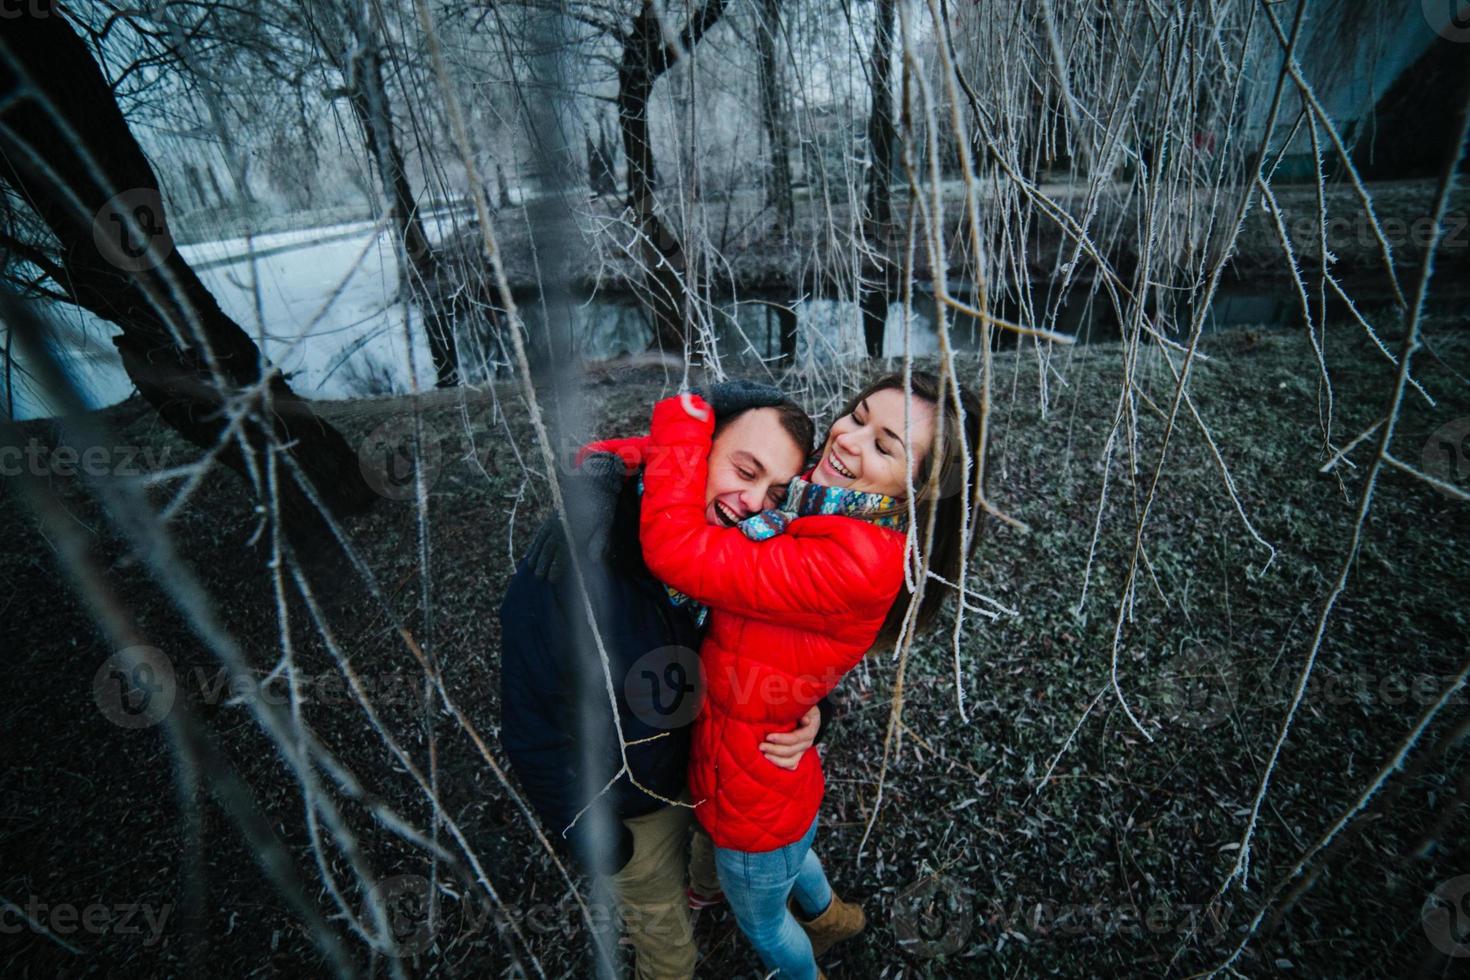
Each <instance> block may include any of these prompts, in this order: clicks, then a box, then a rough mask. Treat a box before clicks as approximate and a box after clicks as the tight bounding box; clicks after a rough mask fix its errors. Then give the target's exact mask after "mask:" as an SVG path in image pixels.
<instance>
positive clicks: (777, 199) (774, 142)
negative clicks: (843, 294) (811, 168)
mask: <svg viewBox="0 0 1470 980" xmlns="http://www.w3.org/2000/svg"><path fill="white" fill-rule="evenodd" d="M761 16H762V20H763V23H762V24H761V25H760V26H759V27H758V28H757V29H756V32H755V38H756V46H757V47H758V48H759V50H760V81H761V120H762V122H764V123H765V127H766V139H767V141H768V143H769V146H770V154H771V159H770V166H769V169H768V175H767V178H766V205H767V206H768V207H770V208H772V209H773V210H774V211H775V212H776V230H777V231H778V232H782V233H784V232H787V231H789V230H790V229H791V226H792V225H793V224H795V223H796V206H795V203H794V202H793V201H792V198H791V151H790V147H789V145H788V140H787V134H786V114H785V112H784V111H783V108H784V106H783V100H782V98H781V95H782V88H781V70H780V64H779V63H778V62H777V60H776V37H777V35H779V34H780V32H781V0H761Z"/></svg>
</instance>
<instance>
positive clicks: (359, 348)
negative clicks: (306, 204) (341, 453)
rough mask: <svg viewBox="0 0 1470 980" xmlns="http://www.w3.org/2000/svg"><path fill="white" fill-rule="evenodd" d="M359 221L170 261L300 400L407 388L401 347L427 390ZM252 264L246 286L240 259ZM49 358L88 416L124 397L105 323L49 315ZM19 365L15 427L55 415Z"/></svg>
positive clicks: (428, 371) (446, 216)
mask: <svg viewBox="0 0 1470 980" xmlns="http://www.w3.org/2000/svg"><path fill="white" fill-rule="evenodd" d="M464 214H465V212H463V211H461V212H449V211H440V212H434V213H430V214H426V215H425V230H426V232H427V233H428V235H429V238H430V239H431V240H432V241H438V240H439V239H440V238H442V237H443V236H444V235H446V234H448V233H450V232H452V231H453V229H454V227H455V223H456V221H458V222H460V223H462V222H463V220H464ZM373 228H374V224H373V222H370V221H365V222H353V223H350V224H341V225H333V226H328V227H323V228H308V229H300V230H296V231H288V232H280V233H276V234H271V235H262V236H259V237H257V238H255V239H253V241H252V242H251V243H249V246H247V243H246V241H245V239H243V238H237V239H226V240H223V241H215V242H201V243H198V244H194V245H183V246H180V247H179V252H180V253H181V254H182V255H183V256H184V258H186V259H188V261H189V263H190V264H191V265H192V266H193V267H194V269H195V271H196V272H197V273H198V274H199V278H200V279H201V280H203V282H204V285H205V286H206V287H207V288H208V289H209V291H210V292H211V293H213V294H214V296H215V298H216V299H217V300H218V301H219V304H220V306H221V307H222V308H223V309H224V311H225V312H226V313H228V314H229V315H230V316H232V317H233V318H234V319H235V321H236V322H237V323H239V324H240V325H241V326H242V327H244V328H245V330H246V332H247V333H249V334H250V335H251V337H252V338H254V339H255V341H256V342H257V344H259V345H260V347H261V349H262V350H263V351H264V353H265V355H266V357H268V358H270V360H271V361H273V362H274V363H276V364H278V365H280V366H281V367H282V368H283V369H284V370H285V371H287V372H288V373H290V374H291V375H292V378H291V384H292V387H293V388H295V390H296V391H297V392H299V393H300V394H302V395H304V396H306V397H308V398H349V397H352V396H354V395H359V394H363V393H364V390H365V388H364V386H365V385H368V384H370V383H371V382H370V381H369V380H367V379H368V378H369V377H370V376H375V377H377V378H378V379H379V381H378V383H379V384H381V383H383V381H384V379H385V378H386V379H392V381H393V383H394V384H396V385H397V386H398V387H399V388H400V389H406V388H407V387H408V383H407V382H408V378H409V374H410V372H409V368H408V363H409V350H410V344H409V342H408V341H407V340H406V338H405V329H404V328H405V316H408V317H409V318H410V322H409V323H408V328H407V336H408V337H411V338H412V341H411V349H412V361H413V365H414V371H413V374H414V376H415V377H416V378H417V380H418V384H419V385H420V386H421V387H432V386H433V383H434V370H433V361H432V360H431V358H430V356H429V348H428V344H427V342H426V341H425V340H424V338H423V335H422V331H421V330H420V329H419V326H418V317H417V313H416V312H412V311H408V310H406V309H405V306H404V304H403V303H401V302H400V303H397V304H394V305H392V306H391V307H390V306H389V303H390V301H391V299H392V297H393V296H394V295H395V293H396V292H397V286H398V274H397V268H396V266H395V263H394V258H393V247H392V239H391V238H390V236H389V235H388V234H387V233H386V232H383V233H379V234H376V235H374V234H373ZM251 247H253V250H254V253H255V255H256V260H255V263H254V280H253V281H252V266H251V262H250V261H249V254H250V249H251ZM50 313H51V315H52V317H53V319H54V323H55V325H56V328H57V334H58V341H59V342H58V344H57V350H58V353H59V354H60V356H61V358H62V360H63V363H64V364H65V365H66V367H67V369H68V370H69V371H70V373H71V376H72V378H73V380H74V381H75V382H76V384H77V385H78V387H79V388H80V389H81V391H82V393H83V395H84V397H85V398H86V400H87V402H88V404H90V405H92V406H93V407H97V408H101V407H103V406H107V405H111V404H114V403H116V402H118V401H121V400H122V399H124V398H126V397H128V395H129V394H130V393H131V392H132V390H133V385H132V382H131V381H130V380H129V379H128V376H127V374H126V372H124V370H123V367H122V363H121V360H120V359H119V358H118V356H117V351H116V349H115V348H114V347H113V346H112V343H111V338H112V337H113V336H115V335H116V334H117V333H118V332H119V331H118V329H117V327H115V326H113V325H112V324H111V323H108V322H106V321H105V320H101V319H99V318H98V317H96V316H93V315H92V314H91V313H88V312H86V311H84V310H79V309H77V308H75V307H71V306H64V305H60V304H58V305H55V306H53V307H51V310H50ZM25 368H26V364H25V362H24V360H23V359H21V358H19V357H17V358H16V369H17V374H18V375H19V376H18V377H16V379H15V416H16V418H20V419H25V418H36V417H39V416H45V415H51V414H54V412H55V408H54V407H53V406H51V405H50V404H48V403H47V401H46V399H45V398H44V396H42V395H41V394H40V393H39V392H37V391H36V390H35V389H34V386H33V385H31V384H28V383H27V380H26V378H25V375H24V370H25Z"/></svg>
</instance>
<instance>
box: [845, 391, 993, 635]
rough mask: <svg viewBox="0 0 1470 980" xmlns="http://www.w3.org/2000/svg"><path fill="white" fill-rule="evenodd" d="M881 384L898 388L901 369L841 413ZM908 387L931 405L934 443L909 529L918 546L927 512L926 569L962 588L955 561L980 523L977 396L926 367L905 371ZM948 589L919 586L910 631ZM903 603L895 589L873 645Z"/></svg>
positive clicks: (893, 624)
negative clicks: (965, 534) (966, 535)
mask: <svg viewBox="0 0 1470 980" xmlns="http://www.w3.org/2000/svg"><path fill="white" fill-rule="evenodd" d="M885 388H896V389H898V390H899V391H900V392H902V391H903V390H904V377H903V373H902V372H898V373H894V374H889V375H885V376H884V377H881V378H879V379H877V380H876V381H873V382H872V383H870V384H869V385H868V386H867V387H866V388H864V389H863V390H862V391H860V392H858V393H857V395H856V396H854V397H853V399H852V401H850V402H848V404H847V407H846V408H845V409H844V410H843V413H842V414H843V415H850V414H851V413H852V411H853V410H854V409H855V408H857V407H858V406H859V405H860V404H862V402H863V400H864V399H865V398H867V397H868V396H869V395H871V394H873V393H874V392H877V391H882V390H884V389H885ZM908 390H909V392H910V393H911V394H912V395H913V397H914V398H922V399H923V400H925V401H927V402H929V403H930V404H931V405H934V406H935V408H936V413H935V415H936V418H935V425H934V429H935V431H934V443H933V445H932V446H931V447H930V449H929V453H928V455H926V456H925V457H924V459H923V460H921V461H920V463H919V465H918V467H917V468H916V469H915V471H914V515H915V517H916V518H917V519H918V523H917V524H916V525H915V528H914V529H915V532H916V535H917V537H918V541H919V546H920V547H921V548H922V547H923V544H924V538H925V533H926V531H927V529H928V527H929V520H930V517H931V515H932V516H933V520H934V537H933V542H934V543H933V546H932V547H931V548H930V556H929V570H930V571H931V572H933V573H934V574H936V575H939V576H941V577H943V578H944V579H945V580H947V581H949V582H953V583H955V584H956V585H961V586H962V585H963V583H962V582H960V581H959V575H960V565H961V563H962V560H963V557H964V556H965V555H966V554H974V551H975V547H976V546H977V545H978V544H979V543H980V537H981V530H982V529H983V527H984V524H983V520H982V518H983V515H982V513H981V507H980V499H981V498H980V493H981V490H982V488H981V485H980V484H981V480H982V479H984V475H985V474H986V473H987V468H986V466H985V458H984V455H985V447H984V446H982V445H980V400H979V399H978V398H976V397H975V395H974V394H973V393H972V392H970V391H969V390H968V389H966V388H964V387H963V386H961V387H960V388H959V391H958V398H956V397H955V395H956V393H955V390H954V388H953V387H951V386H949V385H944V384H941V382H940V379H939V378H937V377H935V376H934V375H932V374H930V373H928V372H926V371H914V372H913V373H912V374H911V375H910V380H909V385H908ZM941 414H942V415H943V418H944V424H943V432H942V433H941V432H940V428H941V426H940V424H939V418H938V416H939V415H941ZM840 417H841V416H839V418H840ZM829 435H830V432H829ZM961 440H963V442H962V441H961ZM966 450H968V451H969V456H970V465H969V467H968V468H966V466H965V451H966ZM936 469H937V470H938V473H937V474H936V473H935V470H936ZM986 482H988V481H986ZM966 485H968V487H969V494H968V499H969V503H970V522H971V537H970V544H969V548H968V549H965V547H964V542H963V541H962V533H961V532H962V531H963V530H964V523H965V499H966V495H965V494H963V493H961V490H962V488H964V487H965V486H966ZM953 591H954V589H952V588H951V587H950V586H948V585H945V584H944V583H943V582H937V581H935V580H933V579H930V580H929V582H928V584H927V585H926V586H925V588H924V597H923V598H922V599H921V600H919V609H918V613H917V617H916V619H915V622H914V632H915V633H916V634H917V633H918V632H920V631H921V630H924V629H925V628H927V627H928V626H929V625H930V624H931V623H933V622H934V618H935V616H937V615H938V614H939V610H940V608H941V607H942V606H943V605H944V600H945V599H947V598H949V595H950V593H951V592H953ZM908 604H909V593H908V591H907V590H906V589H905V590H900V591H899V595H898V598H897V599H895V600H894V602H893V606H892V608H890V609H889V610H888V618H887V619H886V620H884V622H883V629H882V630H881V631H880V632H879V634H878V640H877V642H878V643H880V644H881V643H892V642H893V641H895V640H896V639H898V636H899V634H900V633H901V632H902V630H903V621H904V615H905V613H906V612H907V610H908Z"/></svg>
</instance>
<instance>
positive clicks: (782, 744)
mask: <svg viewBox="0 0 1470 980" xmlns="http://www.w3.org/2000/svg"><path fill="white" fill-rule="evenodd" d="M821 721H822V712H821V711H819V710H818V709H817V706H816V705H812V706H811V708H810V709H809V710H808V711H807V713H806V714H804V715H802V716H801V724H800V725H798V726H797V727H796V730H795V731H790V732H771V733H770V734H769V735H767V736H766V740H765V741H764V742H762V743H761V746H760V747H761V752H763V753H765V756H766V758H767V759H769V760H771V764H772V765H777V766H780V767H781V768H782V769H795V768H796V767H797V766H798V765H799V764H800V763H801V757H802V756H803V755H805V754H806V750H807V749H809V748H811V747H812V742H814V741H815V740H816V738H817V728H818V726H819V725H820V724H821Z"/></svg>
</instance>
